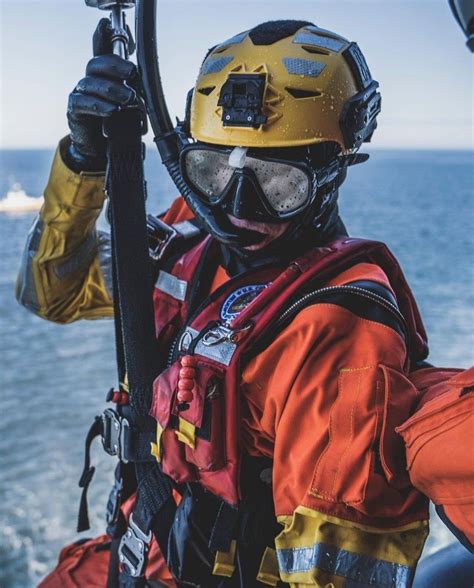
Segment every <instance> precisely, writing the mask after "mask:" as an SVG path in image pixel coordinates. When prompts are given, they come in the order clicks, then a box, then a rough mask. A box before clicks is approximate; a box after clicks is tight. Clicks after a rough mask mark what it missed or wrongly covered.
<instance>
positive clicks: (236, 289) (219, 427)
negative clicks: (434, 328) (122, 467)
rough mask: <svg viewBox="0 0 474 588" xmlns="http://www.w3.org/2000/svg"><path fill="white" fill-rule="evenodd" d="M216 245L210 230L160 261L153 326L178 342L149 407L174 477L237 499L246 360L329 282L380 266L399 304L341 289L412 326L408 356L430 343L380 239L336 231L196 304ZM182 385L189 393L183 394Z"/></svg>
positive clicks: (160, 455)
mask: <svg viewBox="0 0 474 588" xmlns="http://www.w3.org/2000/svg"><path fill="white" fill-rule="evenodd" d="M212 248H213V243H212V240H211V239H210V238H209V237H207V238H205V239H204V240H202V241H201V242H199V243H198V244H197V245H195V246H194V247H193V248H192V249H191V250H190V251H188V252H187V253H185V254H184V255H182V256H181V257H180V258H179V259H178V260H177V261H176V262H175V263H174V264H172V266H171V267H168V268H167V270H166V271H164V270H161V271H160V272H159V275H158V278H157V281H156V289H155V294H154V299H155V326H156V335H157V338H158V340H159V342H160V344H161V348H162V349H163V348H168V347H171V352H170V354H169V358H168V362H167V363H168V367H167V368H166V369H165V370H164V371H163V372H162V373H161V375H160V376H159V377H158V378H157V379H156V381H155V382H154V389H153V402H152V408H151V412H150V414H151V415H152V416H153V417H154V418H155V419H156V421H157V440H156V443H155V444H154V446H153V452H154V454H155V456H156V458H157V459H158V461H159V462H160V463H161V464H162V468H163V471H164V473H166V474H167V475H168V476H169V477H170V478H171V479H172V480H174V481H175V482H176V483H179V484H182V483H193V482H196V483H199V484H200V485H201V486H202V487H203V488H204V489H206V490H208V491H209V492H211V493H212V494H213V495H216V496H218V497H220V498H221V499H222V500H223V501H225V502H226V503H227V504H229V505H231V506H236V505H237V504H238V502H239V499H240V498H241V491H240V486H239V471H240V462H241V458H242V456H241V452H240V447H239V428H240V402H241V400H240V399H241V395H240V390H239V384H240V376H241V370H242V365H244V364H245V361H246V359H247V358H248V357H249V356H250V355H251V354H252V353H253V352H255V351H254V350H255V349H258V347H259V344H261V342H262V341H265V339H266V337H268V334H269V333H271V332H272V330H274V329H275V326H277V327H278V325H279V324H280V325H281V324H282V320H284V318H285V317H288V316H290V315H291V314H292V313H293V314H294V313H295V312H298V310H299V309H300V308H301V307H303V306H304V304H307V303H312V301H318V299H322V298H323V299H324V297H325V296H327V295H330V294H331V293H332V292H331V290H333V289H331V288H324V286H325V284H326V283H327V282H328V281H329V280H330V279H332V278H334V277H335V276H337V275H338V274H339V273H340V272H342V271H344V270H345V269H348V268H349V267H352V266H354V265H355V264H357V263H361V262H366V263H373V264H376V265H378V266H379V267H381V268H382V270H383V271H384V272H385V273H386V275H387V276H388V278H389V281H390V284H391V285H392V288H393V291H394V294H395V297H396V300H397V303H398V308H399V309H400V312H399V313H398V311H397V309H396V306H395V305H394V304H390V303H389V302H388V301H387V300H384V299H383V298H381V297H380V296H377V295H376V294H374V293H373V292H370V291H367V290H366V289H365V288H363V287H358V286H354V287H351V285H350V284H348V285H346V286H340V287H337V286H336V287H334V288H335V289H336V291H337V290H338V289H339V290H340V291H344V293H346V294H348V295H349V296H351V295H353V296H354V297H355V298H357V297H365V298H369V299H370V300H371V303H373V304H382V305H384V307H385V309H388V310H389V311H391V312H392V314H393V315H394V318H395V319H397V320H398V321H399V322H401V323H402V326H403V329H404V331H405V332H404V335H405V338H406V340H407V345H408V347H409V357H407V362H416V361H419V360H422V359H424V358H425V357H426V355H427V345H426V335H425V332H424V328H423V325H422V322H421V319H420V315H419V312H418V309H417V306H416V303H415V301H414V299H413V296H412V294H411V291H410V289H409V287H408V285H407V283H406V281H405V278H404V276H403V273H402V271H401V269H400V267H399V265H398V263H397V261H396V260H395V258H394V257H393V256H392V254H391V253H390V251H389V250H388V248H387V247H386V246H385V245H384V244H382V243H379V242H374V241H367V240H361V239H353V238H348V237H343V238H340V239H337V240H335V241H333V242H331V243H329V244H327V245H326V246H324V247H317V248H314V249H312V250H310V251H308V252H307V253H305V254H304V255H302V256H301V257H299V258H298V259H296V260H294V261H293V262H291V263H290V264H288V265H287V266H286V267H283V268H281V267H280V268H264V269H260V270H258V271H254V272H251V273H250V274H244V275H240V276H237V277H235V278H233V279H231V280H229V281H228V282H226V283H225V284H224V285H222V286H221V287H220V288H218V289H217V290H216V291H215V292H213V293H212V294H211V295H210V296H209V297H208V298H207V299H206V300H204V302H202V303H201V304H200V305H199V307H198V308H197V309H195V308H193V304H194V301H193V298H196V295H197V294H196V293H197V291H198V289H199V284H200V282H201V281H202V279H203V278H202V276H203V274H204V273H205V272H203V271H202V270H203V268H204V267H206V268H208V267H209V264H210V263H212V257H213V256H212ZM208 273H209V272H208ZM201 300H202V299H201ZM407 370H408V363H407ZM183 390H184V391H185V392H186V394H184V396H186V400H185V401H183V400H182V397H183V394H181V395H180V391H183ZM180 396H181V400H180Z"/></svg>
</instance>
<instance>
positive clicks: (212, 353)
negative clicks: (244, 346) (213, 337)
mask: <svg viewBox="0 0 474 588" xmlns="http://www.w3.org/2000/svg"><path fill="white" fill-rule="evenodd" d="M236 348H237V345H236V344H235V343H231V342H230V341H222V342H220V343H216V344H215V345H204V343H203V342H202V340H199V341H198V342H197V345H196V347H195V349H194V352H195V353H197V354H198V355H202V356H203V357H207V358H209V359H213V360H214V361H217V362H218V363H222V365H229V364H230V362H231V360H232V356H233V355H234V351H235V350H236Z"/></svg>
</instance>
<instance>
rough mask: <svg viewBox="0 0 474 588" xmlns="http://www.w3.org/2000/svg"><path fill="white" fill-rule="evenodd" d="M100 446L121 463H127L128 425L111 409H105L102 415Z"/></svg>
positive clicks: (126, 421) (124, 419)
mask: <svg viewBox="0 0 474 588" xmlns="http://www.w3.org/2000/svg"><path fill="white" fill-rule="evenodd" d="M101 418H102V445H103V447H104V450H105V451H106V453H108V454H109V455H116V456H117V457H118V458H119V459H120V461H123V463H128V461H129V455H128V451H127V448H128V442H129V439H130V423H129V422H128V420H127V419H126V418H124V417H120V416H119V415H118V413H117V412H116V411H115V410H114V409H113V408H106V409H105V410H104V412H103V414H102V417H101Z"/></svg>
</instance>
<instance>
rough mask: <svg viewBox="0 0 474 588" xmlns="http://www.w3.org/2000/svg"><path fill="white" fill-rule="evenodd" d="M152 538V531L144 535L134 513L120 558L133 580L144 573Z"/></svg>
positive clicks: (123, 538) (121, 544)
mask: <svg viewBox="0 0 474 588" xmlns="http://www.w3.org/2000/svg"><path fill="white" fill-rule="evenodd" d="M151 538H152V534H151V531H148V533H144V532H143V531H142V530H141V529H140V527H139V526H138V525H137V524H136V522H135V521H134V520H133V513H132V514H131V515H130V519H129V521H128V529H127V530H126V531H125V534H124V535H123V537H122V539H121V540H120V545H119V548H118V556H119V561H120V563H121V564H122V565H123V566H124V567H126V569H127V572H128V573H129V574H130V575H131V576H132V577H133V578H138V577H140V576H141V575H142V573H143V569H144V567H145V560H146V555H147V552H148V548H149V546H150V543H151Z"/></svg>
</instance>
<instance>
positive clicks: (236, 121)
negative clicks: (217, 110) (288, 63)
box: [217, 74, 268, 129]
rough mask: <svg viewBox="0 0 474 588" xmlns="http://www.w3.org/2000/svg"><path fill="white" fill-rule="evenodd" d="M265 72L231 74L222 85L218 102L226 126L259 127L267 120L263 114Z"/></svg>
mask: <svg viewBox="0 0 474 588" xmlns="http://www.w3.org/2000/svg"><path fill="white" fill-rule="evenodd" d="M265 82H266V75H265V74H230V75H229V77H228V78H227V81H226V82H225V83H224V85H223V86H222V90H221V93H220V96H219V100H218V102H217V105H218V106H222V124H223V125H224V126H225V127H252V128H254V129H258V128H259V127H260V126H261V125H263V124H265V123H266V122H267V118H268V117H267V116H265V115H264V114H263V97H264V94H265Z"/></svg>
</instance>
